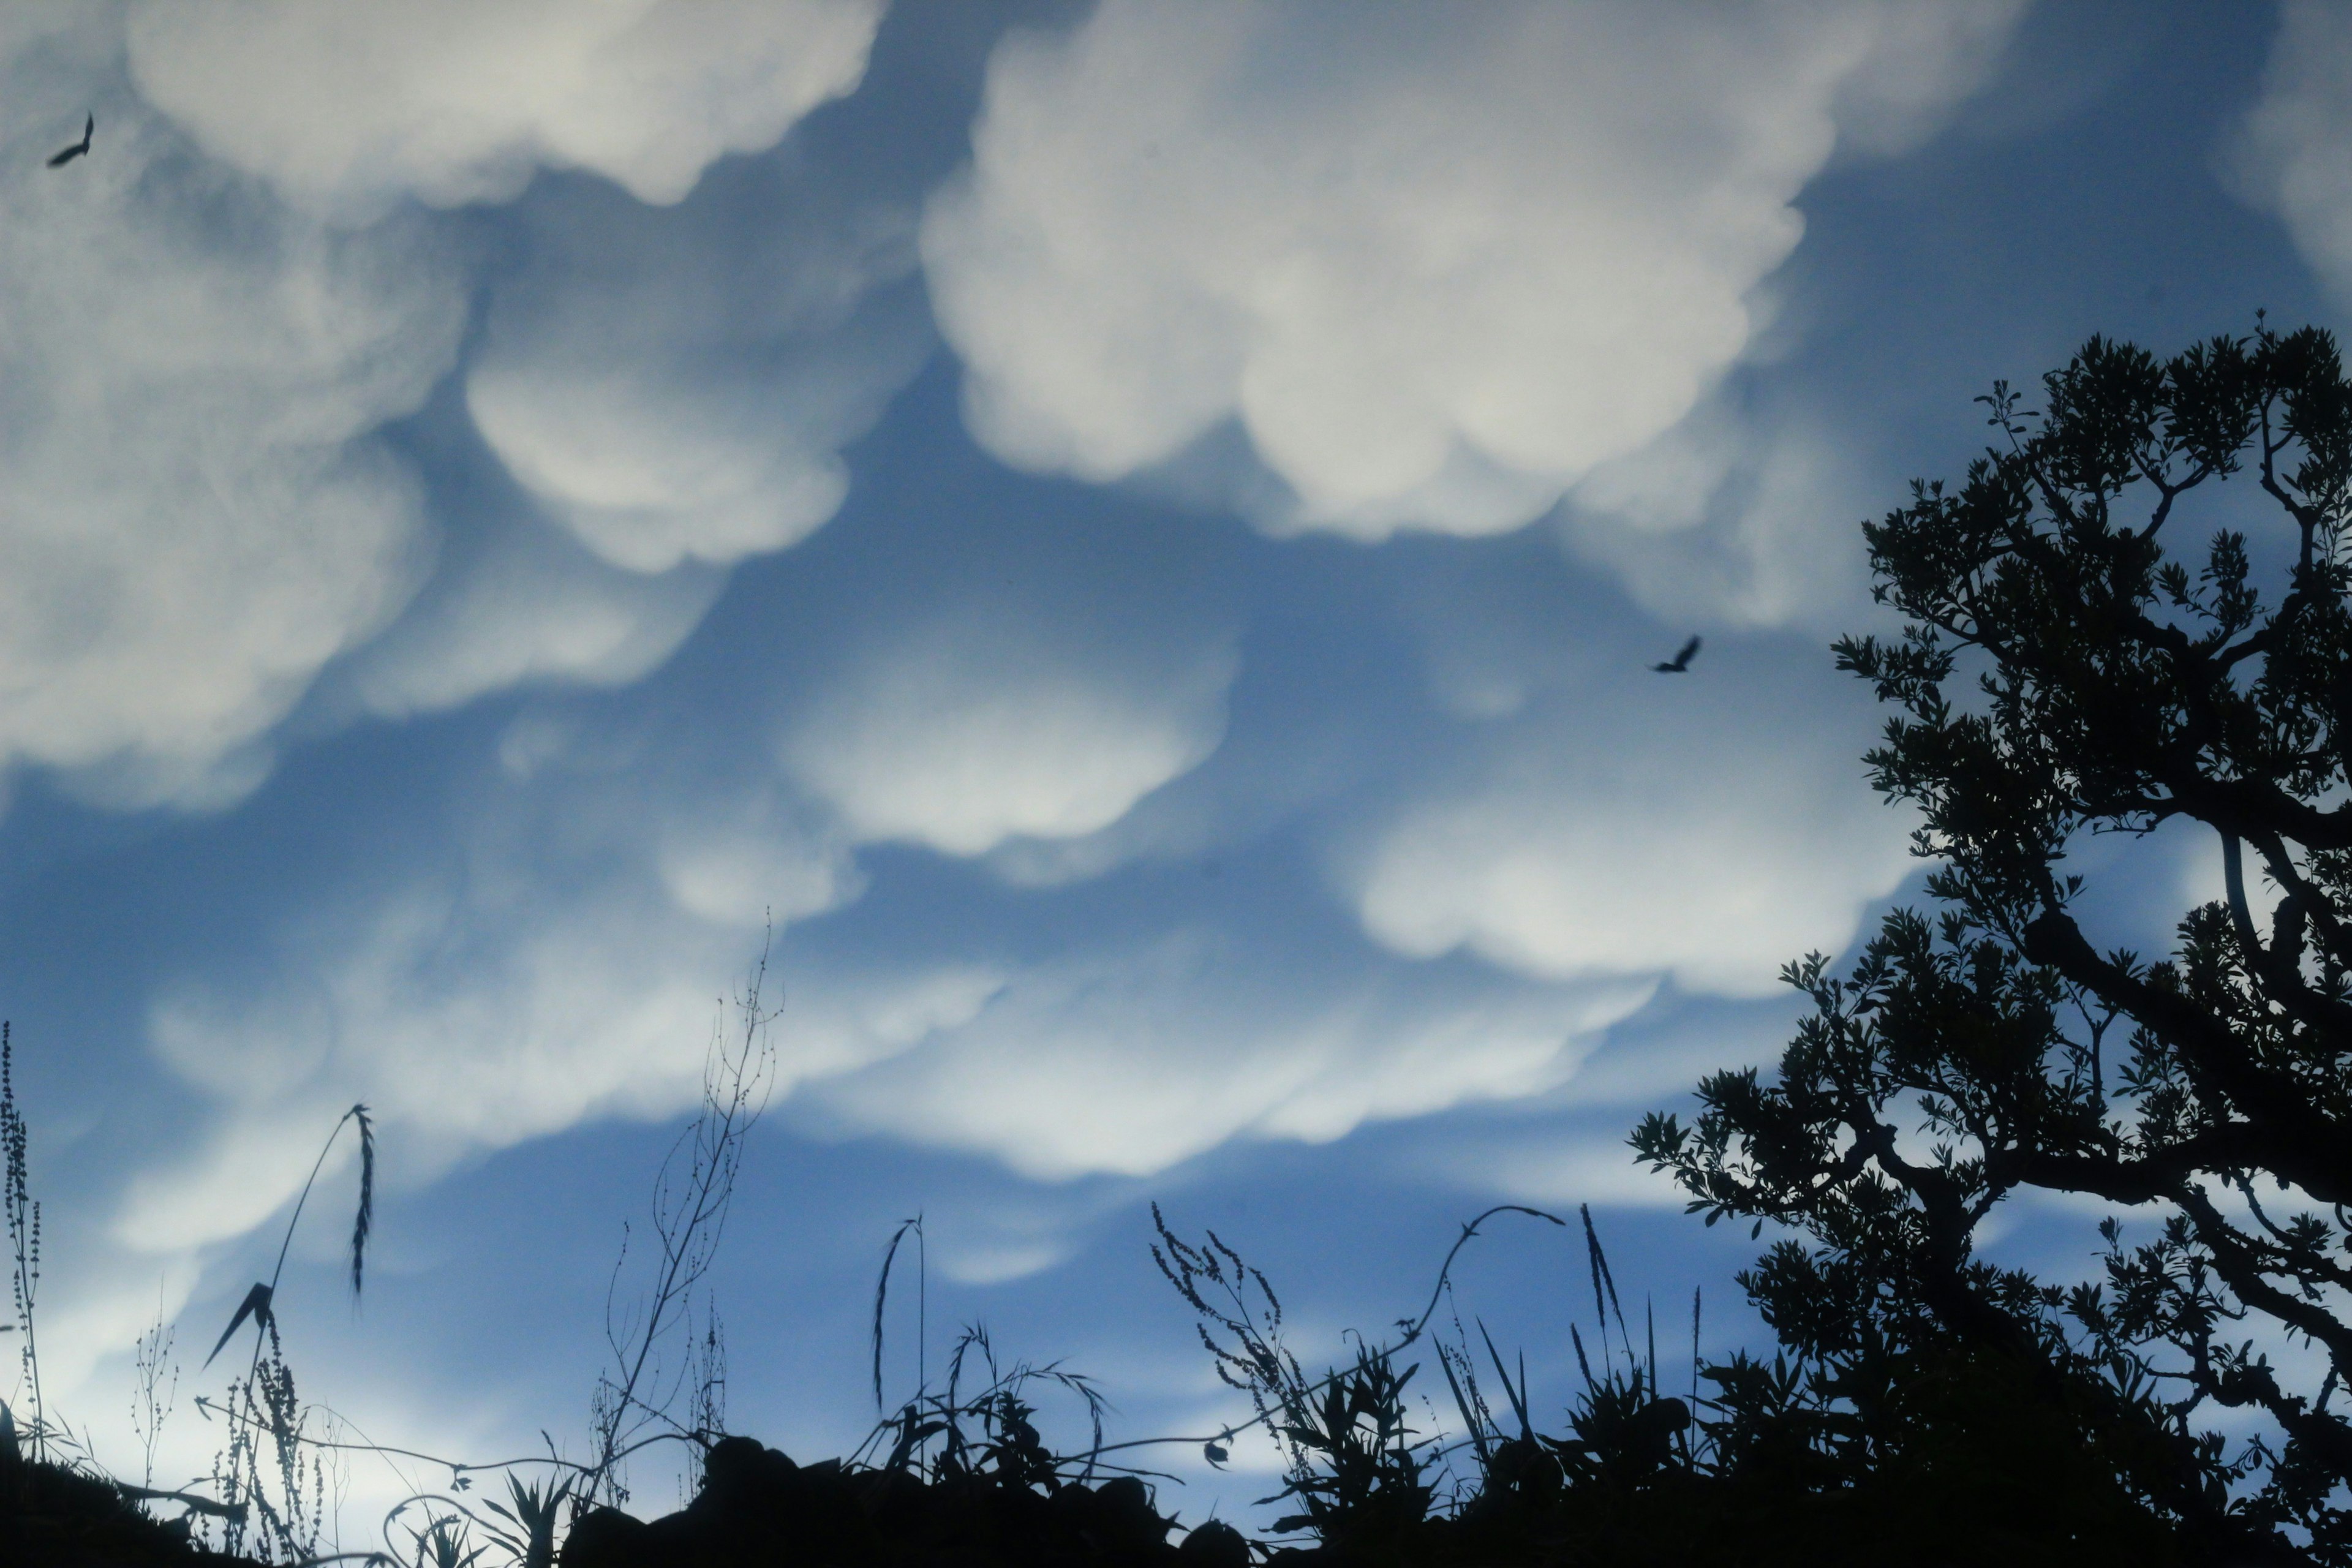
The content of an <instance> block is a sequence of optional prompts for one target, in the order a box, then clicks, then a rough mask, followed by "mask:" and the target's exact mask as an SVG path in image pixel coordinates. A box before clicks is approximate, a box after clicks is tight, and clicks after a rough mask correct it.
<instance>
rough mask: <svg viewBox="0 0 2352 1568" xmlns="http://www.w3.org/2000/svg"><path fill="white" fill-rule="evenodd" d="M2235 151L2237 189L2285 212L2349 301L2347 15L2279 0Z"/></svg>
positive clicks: (2350, 65)
mask: <svg viewBox="0 0 2352 1568" xmlns="http://www.w3.org/2000/svg"><path fill="white" fill-rule="evenodd" d="M2237 152H2238V154H2239V158H2238V164H2239V167H2238V173H2239V174H2240V175H2241V177H2242V189H2243V190H2244V192H2245V194H2246V195H2248V196H2250V197H2251V198H2252V200H2254V201H2255V202H2256V203H2257V204H2259V205H2262V206H2264V207H2266V208H2268V209H2269V210H2271V211H2273V212H2275V213H2277V214H2278V216H2280V217H2281V218H2282V219H2283V220H2284V222H2285V224H2286V226H2287V232H2288V233H2289V234H2291V235H2293V236H2294V243H2295V247H2296V248H2297V249H2299V250H2300V251H2302V252H2303V256H2304V259H2305V261H2307V262H2309V263H2310V265H2311V268H2312V270H2314V271H2315V272H2317V273H2318V274H2319V276H2320V277H2321V279H2324V280H2325V281H2326V284H2327V285H2328V287H2329V288H2330V289H2332V290H2334V292H2335V293H2336V297H2337V298H2338V299H2340V300H2347V301H2352V16H2347V15H2346V14H2345V12H2344V11H2343V10H2341V9H2340V8H2338V7H2336V6H2333V5H2320V4H2316V3H2315V0H2288V3H2287V4H2286V5H2284V7H2282V9H2281V15H2280V18H2279V30H2278V36H2277V37H2276V38H2275V39H2273V42H2272V44H2271V55H2270V62H2269V65H2268V68H2266V69H2265V70H2264V72H2263V93H2262V97H2261V99H2260V100H2257V101H2256V103H2255V104H2254V107H2253V108H2252V110H2250V111H2249V112H2248V114H2247V116H2246V121H2245V124H2244V127H2243V130H2242V138H2241V141H2240V143H2239V146H2238V148H2237Z"/></svg>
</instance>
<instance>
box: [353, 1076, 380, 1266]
mask: <svg viewBox="0 0 2352 1568" xmlns="http://www.w3.org/2000/svg"><path fill="white" fill-rule="evenodd" d="M352 1117H353V1118H354V1119H355V1120H357V1121H358V1122H359V1124H360V1212H359V1215H358V1216H357V1217H356V1218H354V1219H353V1220H352V1298H353V1299H354V1300H356V1299H357V1298H358V1296H359V1293H360V1283H361V1275H360V1271H361V1268H362V1265H363V1264H364V1263H365V1261H366V1258H367V1244H368V1233H369V1232H370V1231H372V1230H373V1229H374V1228H375V1123H374V1122H373V1121H370V1120H368V1108H367V1107H366V1106H364V1105H354V1106H352Z"/></svg>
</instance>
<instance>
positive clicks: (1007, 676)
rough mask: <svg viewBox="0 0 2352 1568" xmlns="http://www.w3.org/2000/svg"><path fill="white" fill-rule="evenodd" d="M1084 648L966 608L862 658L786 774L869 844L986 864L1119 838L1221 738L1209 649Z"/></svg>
mask: <svg viewBox="0 0 2352 1568" xmlns="http://www.w3.org/2000/svg"><path fill="white" fill-rule="evenodd" d="M1129 631H1130V633H1132V634H1134V635H1132V636H1130V637H1129V638H1128V639H1126V640H1125V641H1123V642H1121V641H1113V640H1111V639H1108V638H1100V637H1088V636H1087V629H1086V628H1084V627H1083V626H1080V625H1079V624H1077V620H1076V617H1065V618H1063V619H1062V620H1061V621H1060V622H1059V623H1058V624H1056V623H1055V622H1053V621H1050V620H1047V619H1045V618H1044V617H1041V616H1034V615H1030V614H1024V613H1021V611H1020V609H1018V608H1017V607H1013V606H994V607H983V606H969V607H963V608H960V609H958V610H955V611H951V612H950V613H948V614H946V615H942V616H938V617H936V618H934V619H931V620H929V622H928V623H926V624H921V625H918V626H905V627H901V628H899V630H898V634H897V635H896V636H895V637H893V639H892V640H890V641H888V642H887V643H881V644H877V645H875V646H872V647H867V648H865V649H862V650H860V651H858V652H857V653H856V654H854V655H853V656H852V657H851V658H850V659H849V660H848V661H847V663H846V665H845V668H843V669H842V670H841V671H840V673H839V674H838V675H836V676H835V678H834V679H833V680H832V681H831V683H830V684H828V685H827V686H826V687H825V688H824V690H823V691H822V692H821V693H820V694H819V695H818V696H817V697H816V698H815V699H814V700H813V701H811V702H810V703H809V705H808V706H807V707H806V708H805V709H804V710H803V711H802V712H801V713H799V714H798V715H796V716H795V717H794V718H793V720H792V721H791V722H790V724H789V726H788V728H787V729H786V731H785V733H784V736H783V739H782V759H783V762H784V765H785V767H786V768H787V770H788V771H789V772H790V773H791V774H792V775H793V778H794V779H795V780H797V781H798V782H799V783H800V784H801V785H802V786H803V788H805V789H806V790H808V791H809V792H810V793H811V794H812V795H814V796H815V797H816V798H817V799H819V800H821V801H823V802H824V803H825V804H826V805H828V806H830V807H831V808H832V809H833V811H834V812H835V813H836V814H838V816H839V817H840V819H841V821H842V822H843V823H844V824H845V825H846V826H847V829H848V831H849V832H850V833H851V835H852V836H853V837H856V838H858V839H860V840H864V841H875V840H886V839H898V840H904V841H908V842H912V843H917V844H922V845H926V846H928V847H931V848H933V849H938V850H940V851H942V852H944V853H946V854H950V855H980V854H984V853H986V852H987V851H989V850H992V849H994V848H996V847H999V846H1000V845H1003V844H1004V843H1006V842H1007V841H1008V840H1011V839H1014V838H1017V837H1034V838H1076V837H1082V836H1084V835H1087V834H1091V833H1095V832H1097V831H1098V830H1100V829H1102V828H1105V827H1108V826H1110V825H1111V824H1112V823H1114V822H1117V821H1118V819H1119V818H1121V817H1123V816H1126V815H1127V813H1128V812H1129V810H1130V809H1131V808H1132V807H1133V806H1134V805H1135V804H1136V803H1137V802H1138V801H1139V800H1141V799H1142V798H1143V797H1144V796H1145V795H1149V794H1150V792H1152V791H1153V790H1155V789H1158V788H1159V787H1160V785H1162V784H1166V783H1168V782H1169V781H1170V780H1171V779H1174V778H1176V777H1178V776H1179V775H1181V774H1182V773H1187V772H1189V771H1191V770H1192V768H1194V767H1196V766H1198V765H1199V764H1200V763H1202V761H1204V760H1205V759H1206V758H1207V757H1208V756H1209V754H1210V753H1211V752H1214V751H1215V750H1216V748H1217V745H1218V742H1220V741H1221V740H1223V736H1224V729H1225V689H1226V688H1227V686H1228V685H1230V684H1231V682H1232V680H1233V679H1234V671H1235V668H1236V665H1235V660H1234V655H1233V653H1232V651H1231V649H1230V648H1229V647H1226V646H1224V645H1223V644H1222V643H1221V642H1218V641H1215V640H1209V641H1202V640H1200V639H1198V638H1189V637H1179V638H1171V639H1168V640H1166V641H1165V642H1164V643H1163V644H1162V646H1159V647H1154V646H1152V641H1151V639H1150V638H1149V637H1146V636H1145V635H1143V628H1142V627H1141V626H1130V627H1129Z"/></svg>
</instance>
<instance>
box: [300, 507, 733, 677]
mask: <svg viewBox="0 0 2352 1568" xmlns="http://www.w3.org/2000/svg"><path fill="white" fill-rule="evenodd" d="M725 586H726V575H725V574H723V573H721V572H719V571H717V570H715V569H713V568H711V567H709V566H705V565H700V564H698V563H685V564H683V565H681V566H679V567H678V568H677V569H676V570H674V571H670V572H666V573H661V574H656V575H651V576H648V575H646V574H641V573H636V572H630V571H626V570H624V569H622V568H619V567H616V566H614V565H612V564H610V563H606V562H604V561H601V560H599V559H597V558H596V557H595V556H593V555H591V554H589V553H588V552H586V551H585V550H583V549H582V548H581V547H580V546H579V545H578V544H576V543H575V542H572V541H571V540H569V539H567V538H564V537H562V536H560V535H557V534H555V533H554V532H553V531H551V530H549V529H545V528H543V527H541V526H538V525H535V524H534V525H526V526H521V527H516V528H510V529H500V530H497V531H494V532H492V533H491V534H490V536H489V537H488V538H487V539H486V540H485V541H484V542H482V544H481V545H480V547H479V548H478V549H477V550H474V551H472V552H468V553H467V554H466V555H465V556H464V558H463V559H461V560H458V561H451V560H450V559H448V552H445V555H444V559H443V562H442V565H441V569H440V570H439V571H438V572H437V573H436V574H435V577H434V579H433V581H432V582H431V583H430V584H427V585H426V586H425V589H424V591H423V592H422V593H421V594H420V595H418V597H417V599H416V600H415V603H414V604H412V605H410V607H409V609H408V610H407V612H406V613H405V614H404V615H403V616H401V618H400V620H399V621H398V622H397V623H396V624H395V625H394V626H392V627H391V628H390V629H389V630H387V631H386V632H385V633H384V634H383V636H382V637H377V638H376V639H375V640H374V641H373V642H372V643H370V644H369V645H368V646H367V647H364V648H362V649H361V650H359V652H358V653H356V654H355V655H354V656H353V657H352V659H351V661H350V662H349V664H348V665H347V666H346V667H345V668H342V669H341V671H340V672H339V674H338V678H337V679H336V681H335V683H334V684H335V685H336V687H337V688H338V689H339V691H340V692H348V693H349V695H350V698H351V700H353V701H355V702H356V703H357V704H358V705H359V706H360V707H362V708H363V709H365V710H367V711H369V712H373V713H377V714H382V715H385V716H387V717H394V718H402V717H405V716H407V715H409V714H412V713H418V712H436V711H439V710H446V709H450V708H456V707H458V706H460V705H462V704H464V703H467V702H469V701H471V700H474V699H475V698H477V697H479V696H481V695H482V694H484V693H485V692H490V691H498V690H502V689H506V688H508V687H511V686H518V685H523V684H527V683H532V682H541V681H564V682H576V683H580V684H584V685H592V686H625V685H628V684H629V683H630V682H632V681H635V680H637V679H640V678H641V677H643V676H645V675H646V674H649V673H650V672H651V671H652V670H653V669H655V668H656V667H657V666H659V665H660V664H661V663H662V661H663V660H665V659H667V658H668V657H669V656H670V655H671V653H673V652H675V651H676V650H677V645H678V644H679V643H681V642H683V641H685V640H686V638H687V637H688V634H689V633H691V632H692V631H693V630H694V628H695V626H697V625H698V624H699V623H700V621H701V619H702V616H703V613H704V612H705V611H707V610H709V607H710V605H711V603H712V601H714V600H715V599H717V598H718V596H719V590H720V589H721V588H723V587H725Z"/></svg>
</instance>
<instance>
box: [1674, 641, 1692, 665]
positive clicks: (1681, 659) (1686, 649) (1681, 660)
mask: <svg viewBox="0 0 2352 1568" xmlns="http://www.w3.org/2000/svg"><path fill="white" fill-rule="evenodd" d="M1697 651H1698V638H1696V637H1693V638H1691V640H1690V641H1688V642H1686V643H1685V644H1683V651H1682V652H1680V653H1678V654H1676V655H1675V665H1676V666H1677V667H1680V666H1682V665H1685V664H1688V663H1689V662H1690V661H1691V655H1693V654H1695V653H1696V652H1697Z"/></svg>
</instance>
